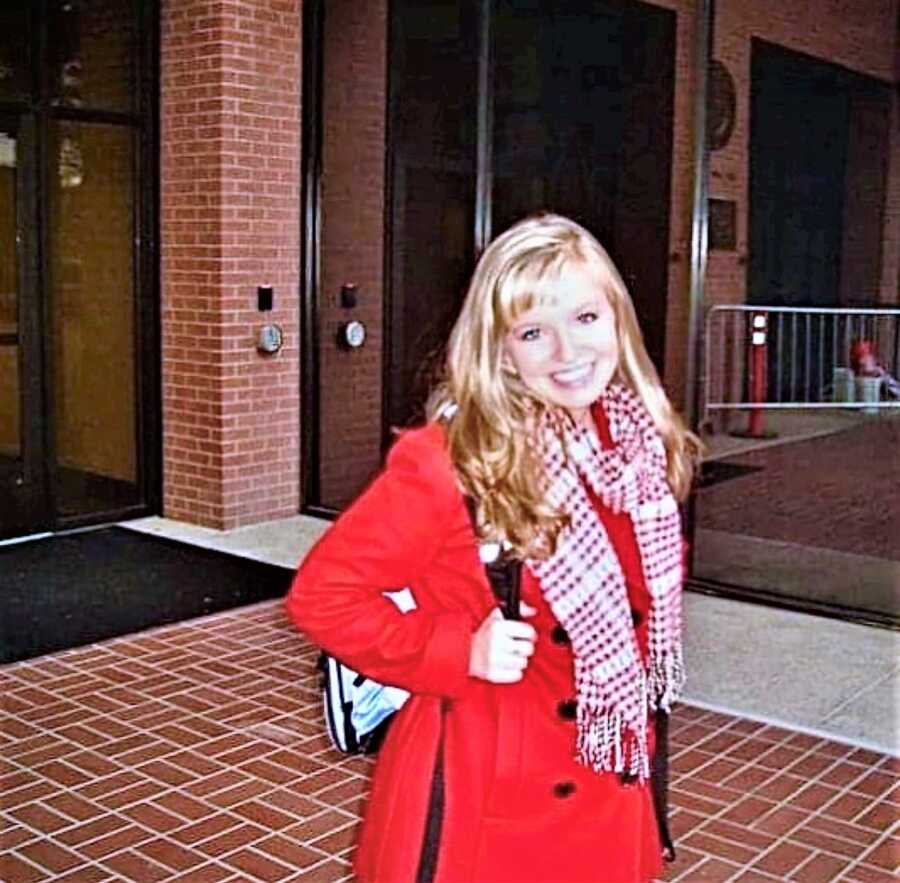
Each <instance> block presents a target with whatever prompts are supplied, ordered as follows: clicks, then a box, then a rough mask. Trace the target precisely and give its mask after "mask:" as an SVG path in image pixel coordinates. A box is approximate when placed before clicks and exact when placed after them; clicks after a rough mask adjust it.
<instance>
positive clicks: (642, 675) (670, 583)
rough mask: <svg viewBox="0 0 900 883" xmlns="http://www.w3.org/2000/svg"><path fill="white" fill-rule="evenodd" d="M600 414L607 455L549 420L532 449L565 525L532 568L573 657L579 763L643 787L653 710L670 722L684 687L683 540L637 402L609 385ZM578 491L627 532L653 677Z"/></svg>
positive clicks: (658, 444)
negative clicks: (621, 518) (646, 606)
mask: <svg viewBox="0 0 900 883" xmlns="http://www.w3.org/2000/svg"><path fill="white" fill-rule="evenodd" d="M601 402H602V405H603V408H604V410H605V412H606V415H607V418H608V420H609V428H610V434H611V436H612V439H613V442H614V445H615V447H614V448H612V449H604V448H602V447H601V445H600V441H599V439H597V437H596V435H595V434H594V432H592V431H591V430H589V429H586V428H584V427H576V426H574V425H572V423H571V421H570V420H568V419H566V420H565V421H563V420H561V419H560V416H559V414H558V413H557V414H555V415H554V414H553V413H550V412H545V414H544V415H543V416H542V417H541V419H540V421H539V425H538V432H537V444H538V445H539V450H540V451H541V456H542V458H543V462H544V466H545V469H546V477H547V481H548V488H547V499H548V501H549V502H550V503H551V504H552V505H554V506H556V507H557V508H559V509H560V510H562V511H563V512H565V513H566V514H567V515H568V516H569V519H570V521H569V524H568V526H567V527H566V528H564V529H563V530H562V532H561V533H560V535H559V538H558V540H557V545H556V550H555V552H554V553H553V555H552V556H550V557H549V558H545V559H540V560H538V559H529V560H528V561H527V564H528V567H529V569H530V570H531V571H532V572H533V573H534V575H535V576H536V577H537V579H538V581H539V583H540V586H541V590H542V592H543V594H544V597H545V598H546V600H547V603H548V604H549V605H550V608H551V610H552V611H553V613H554V615H555V616H556V618H557V619H558V620H559V621H560V622H561V623H562V625H563V627H564V628H565V630H566V631H567V632H568V634H569V638H570V639H571V642H572V649H573V651H574V654H575V686H576V694H577V701H578V717H577V723H578V743H577V756H578V759H579V760H581V762H582V763H584V764H585V765H587V766H589V767H591V768H593V769H594V770H597V771H598V772H605V771H611V772H627V773H630V774H633V775H636V776H638V777H639V778H640V779H646V778H649V775H650V763H649V757H648V753H647V722H648V712H649V710H650V709H656V708H662V709H663V710H666V711H668V709H669V706H670V704H671V703H672V702H673V701H674V699H675V698H676V697H677V695H678V693H679V692H680V690H681V687H682V685H683V683H684V668H683V661H682V651H681V584H682V579H683V569H682V537H681V524H680V517H679V513H678V505H677V503H676V501H675V498H674V497H673V496H672V492H671V490H670V489H669V485H668V482H667V481H666V451H665V447H664V445H663V441H662V438H661V437H660V435H659V433H658V432H657V430H656V427H655V425H654V423H653V420H652V418H651V417H650V415H649V413H648V412H647V410H646V408H645V407H644V405H643V404H642V402H641V401H640V399H639V398H638V397H637V396H636V395H635V394H634V393H633V392H631V391H630V390H629V389H627V388H626V387H624V386H622V385H621V384H610V385H609V386H608V387H607V389H606V391H605V392H604V394H603V396H602V398H601ZM585 483H587V485H588V486H589V487H590V488H591V489H592V490H593V491H594V493H595V494H596V495H597V496H598V497H599V498H600V500H602V502H603V503H604V504H605V505H607V506H609V507H610V508H611V509H612V510H613V511H615V512H626V513H628V515H629V516H630V517H631V520H632V523H633V524H634V532H635V536H636V538H637V544H638V549H639V550H640V557H641V562H642V564H643V572H644V578H645V580H646V583H647V587H648V589H649V592H650V598H651V607H650V618H649V635H650V641H649V650H650V653H649V656H650V659H649V666H648V668H647V669H645V668H644V664H643V660H642V658H641V653H640V649H639V647H638V644H637V639H636V636H635V631H634V624H633V621H632V618H631V608H630V604H629V601H628V593H627V590H626V587H625V576H624V574H623V572H622V566H621V564H620V563H619V559H618V557H617V555H616V553H615V551H614V549H613V547H612V544H611V542H610V539H609V537H608V535H607V533H606V530H605V528H604V527H603V523H602V522H601V520H600V518H599V517H598V515H597V513H596V510H595V509H594V507H593V505H592V503H591V500H590V498H589V496H588V493H587V489H586V487H585Z"/></svg>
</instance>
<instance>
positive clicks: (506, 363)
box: [500, 349, 519, 377]
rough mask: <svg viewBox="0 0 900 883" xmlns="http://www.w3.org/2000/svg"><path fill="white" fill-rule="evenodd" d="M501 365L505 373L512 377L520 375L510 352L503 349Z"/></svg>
mask: <svg viewBox="0 0 900 883" xmlns="http://www.w3.org/2000/svg"><path fill="white" fill-rule="evenodd" d="M500 367H501V368H502V369H503V371H504V373H505V374H509V376H510V377H518V376H519V372H518V371H517V370H516V366H515V363H514V362H513V360H512V357H511V356H510V354H509V353H508V352H507V351H506V349H504V350H503V357H502V358H501V359H500Z"/></svg>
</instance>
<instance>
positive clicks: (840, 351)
mask: <svg viewBox="0 0 900 883" xmlns="http://www.w3.org/2000/svg"><path fill="white" fill-rule="evenodd" d="M723 20H727V18H726V17H725V16H723ZM857 25H858V23H857V24H855V25H854V27H855V26H857ZM843 27H844V22H843V19H842V20H841V30H835V31H834V34H833V35H832V36H833V38H834V39H837V37H838V35H839V34H840V33H842V31H843ZM759 30H760V31H761V34H760V36H755V37H753V38H752V39H750V40H748V41H747V45H746V49H747V50H748V54H749V61H750V65H749V72H750V77H749V81H747V82H744V81H743V80H741V79H740V78H739V79H738V81H737V82H738V89H739V93H740V100H739V106H740V105H741V104H743V105H744V106H746V107H747V108H748V110H749V119H748V121H747V122H748V125H749V138H748V139H747V142H746V147H745V148H744V150H745V151H746V152H745V153H744V152H742V153H735V152H734V143H735V142H734V139H733V140H732V142H731V144H730V145H729V146H728V150H730V151H732V153H728V152H727V151H726V150H724V149H723V150H722V151H721V152H714V153H713V155H712V165H711V183H712V186H713V187H714V188H715V190H714V196H719V197H727V198H729V199H731V200H733V201H734V204H735V206H736V212H737V215H738V229H739V231H740V230H742V229H743V228H746V244H745V245H743V246H739V247H742V248H744V249H745V250H746V255H747V259H746V277H745V278H744V279H741V280H740V281H741V282H745V283H746V289H745V291H744V290H742V288H741V286H740V285H737V286H735V284H734V283H733V282H732V277H730V276H729V274H728V273H727V272H724V271H723V270H722V269H719V270H718V272H716V273H710V275H709V276H708V278H707V281H706V292H707V294H706V297H707V305H711V304H716V305H718V310H717V311H716V314H717V315H718V316H721V317H723V318H724V317H725V316H726V315H727V314H728V313H729V311H730V310H733V311H734V312H735V314H737V311H739V310H742V309H743V308H745V306H746V305H752V307H753V310H752V311H750V312H744V313H741V314H740V319H741V321H738V322H732V323H729V324H727V325H726V324H725V323H724V322H719V321H718V320H715V321H713V320H711V319H710V318H708V319H707V325H706V328H707V333H706V340H705V354H706V365H705V370H706V378H705V380H706V382H705V384H704V390H703V394H704V395H705V397H706V401H707V403H708V406H709V408H710V410H709V414H708V419H707V420H706V421H705V425H704V429H705V430H706V432H707V436H706V443H707V447H708V449H709V457H708V460H707V462H706V463H705V464H704V475H703V480H702V482H701V485H700V487H699V489H698V491H697V495H696V532H695V537H694V545H693V550H694V551H693V555H694V558H693V574H694V576H695V577H696V578H698V579H701V580H706V581H708V582H709V583H713V584H720V585H721V584H724V585H727V586H729V587H732V588H733V589H735V590H737V591H739V592H740V593H747V594H748V595H753V596H759V595H762V596H763V597H775V598H779V599H782V600H784V599H790V601H791V602H792V603H797V602H799V603H800V604H802V605H804V606H809V607H811V608H812V609H817V610H822V609H825V610H830V611H841V612H846V611H853V612H854V613H855V614H859V613H863V614H864V615H865V616H866V617H867V618H873V619H876V620H878V621H881V622H891V623H893V624H896V623H897V622H898V621H900V619H898V617H900V608H898V595H897V588H898V582H897V574H898V567H900V542H898V537H900V503H898V500H900V497H898V494H897V488H898V487H900V420H898V419H897V416H900V413H898V409H897V408H896V407H894V406H895V405H896V404H897V403H896V401H892V400H891V399H890V397H889V395H888V393H887V392H886V391H884V392H881V393H880V398H879V393H878V391H877V388H876V391H875V395H874V401H869V399H868V398H866V397H865V396H866V395H868V394H867V393H865V392H864V390H865V389H866V384H865V383H863V384H862V385H860V381H866V380H868V379H869V378H867V377H865V376H864V375H860V374H859V373H856V376H854V372H858V371H859V366H858V364H856V359H855V358H854V352H855V351H856V350H857V348H858V347H859V346H860V344H861V343H863V342H865V343H867V344H868V345H869V346H870V347H871V352H872V353H873V354H877V355H876V360H877V362H878V363H879V364H880V365H881V367H882V368H883V369H884V370H886V371H887V373H889V374H900V309H898V302H897V295H896V282H894V283H893V290H892V291H890V290H887V289H884V290H882V289H881V286H882V279H883V278H884V276H885V273H884V269H885V268H884V260H885V251H884V248H883V243H884V242H885V241H887V240H886V238H885V226H884V225H885V217H886V212H885V209H886V207H887V206H888V205H889V201H888V199H889V198H888V196H887V193H888V180H887V175H888V170H889V168H890V162H889V160H890V156H891V151H892V149H894V148H893V147H892V144H891V139H892V134H891V122H890V121H891V113H892V110H891V102H892V101H896V91H895V90H892V88H891V86H889V85H888V84H887V83H885V82H883V81H881V80H880V79H878V78H876V77H873V76H866V75H865V74H863V73H860V72H857V71H853V70H850V69H848V68H847V67H845V66H844V65H843V64H841V63H838V62H837V60H835V59H832V58H829V57H828V56H827V53H826V45H825V44H824V43H819V44H818V45H816V44H815V41H813V48H814V50H815V52H814V53H813V54H807V53H805V52H804V53H801V52H797V51H795V50H793V49H792V48H788V47H786V46H783V45H780V44H779V43H778V42H777V39H776V38H777V36H778V35H777V34H775V33H774V32H773V33H771V34H768V35H767V34H766V33H765V29H764V28H760V29H759ZM821 33H822V34H825V33H829V25H827V24H826V25H823V29H822V31H821ZM764 37H766V38H767V39H764ZM768 38H771V39H768ZM885 39H886V40H888V41H892V40H893V36H892V35H891V36H888V35H887V34H886V35H885ZM889 45H892V43H890V42H889ZM730 46H731V44H730V43H729V41H727V40H722V41H721V44H720V47H719V51H720V52H721V53H722V58H723V64H726V63H727V64H729V65H731V67H732V69H735V68H736V67H737V65H738V64H739V62H738V61H737V60H736V59H735V58H734V57H733V56H730V55H729V47H730ZM871 48H872V57H875V56H877V54H878V52H879V51H881V47H875V46H873V47H871ZM710 110H711V116H712V117H715V116H716V112H717V111H716V108H715V107H714V106H712V107H711V108H710ZM894 113H896V110H895V111H894ZM737 162H740V163H742V164H743V167H742V166H738V165H737ZM744 168H745V169H746V172H747V178H748V186H747V190H746V195H745V194H744V192H743V191H742V190H741V189H740V187H738V186H736V185H735V184H734V182H735V180H740V179H741V176H740V175H738V174H735V172H736V170H740V171H741V174H743V169H744ZM742 238H743V237H742V236H741V235H739V236H738V237H737V240H738V242H740V240H741V239H742ZM734 257H735V256H734V255H729V254H728V252H727V251H722V252H720V253H718V254H715V255H712V256H711V262H710V266H711V267H712V266H714V265H716V264H717V265H718V268H722V267H727V266H729V263H728V262H729V261H731V260H734ZM733 266H737V264H736V263H735V264H733ZM742 272H743V271H742ZM726 281H727V283H728V284H727V286H726V285H724V284H723V282H726ZM736 300H737V303H738V305H737V306H725V305H726V304H727V305H733V304H734V303H735V301H736ZM743 300H745V301H746V304H744V303H742V301H743ZM767 308H771V309H767ZM875 309H880V310H881V311H882V312H880V313H875V312H874V310H875ZM751 313H752V314H753V315H759V316H762V317H764V318H765V325H764V327H765V329H766V330H765V335H764V337H763V338H762V339H759V340H758V341H757V343H756V344H754V343H753V342H752V337H751V332H750V325H749V323H747V322H746V320H745V318H744V317H745V316H749V315H750V314H751ZM735 318H737V315H735ZM876 387H877V381H876ZM719 390H723V391H726V394H725V396H721V394H720V393H719V392H718V391H719ZM716 398H721V399H722V407H721V408H720V407H718V406H716V405H715V399H716ZM854 399H855V400H854ZM750 402H762V403H763V404H765V405H766V406H767V407H764V408H756V409H753V410H752V411H750V410H749V409H747V408H746V407H743V408H741V409H740V410H738V409H736V408H732V407H730V406H731V405H732V404H737V405H743V406H746V405H747V404H749V403H750ZM863 405H865V407H863Z"/></svg>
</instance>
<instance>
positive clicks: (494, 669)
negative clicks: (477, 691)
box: [469, 603, 537, 684]
mask: <svg viewBox="0 0 900 883" xmlns="http://www.w3.org/2000/svg"><path fill="white" fill-rule="evenodd" d="M535 613H537V611H536V610H535V609H534V608H533V607H529V606H528V605H527V604H524V603H523V604H521V615H522V616H534V614H535ZM536 638H537V632H536V631H535V630H534V626H531V625H529V624H528V623H527V622H521V621H518V620H513V619H504V618H503V614H502V613H501V612H500V610H499V609H498V608H495V609H494V610H492V611H491V613H490V615H489V616H488V617H487V618H486V619H485V620H484V622H482V623H481V625H480V626H478V631H476V632H475V634H474V635H472V645H471V649H470V650H469V674H470V675H471V676H472V677H473V678H481V679H482V680H483V681H490V682H491V683H492V684H514V683H516V681H521V680H522V675H523V674H524V672H525V668H526V667H527V666H528V660H529V658H530V656H531V654H532V653H534V642H535V639H536Z"/></svg>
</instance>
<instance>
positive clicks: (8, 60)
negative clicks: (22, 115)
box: [0, 0, 31, 101]
mask: <svg viewBox="0 0 900 883" xmlns="http://www.w3.org/2000/svg"><path fill="white" fill-rule="evenodd" d="M30 24H31V3H29V2H27V0H3V3H0V101H8V100H11V99H15V98H26V97H27V96H28V94H29V91H30V90H29V83H28V78H29V67H30V63H29V62H30V56H29V51H28V50H29V46H30V45H31V41H30V39H29V37H30Z"/></svg>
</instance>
